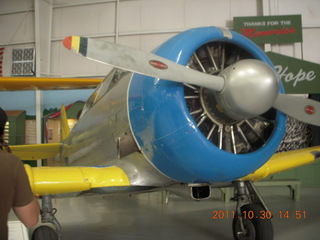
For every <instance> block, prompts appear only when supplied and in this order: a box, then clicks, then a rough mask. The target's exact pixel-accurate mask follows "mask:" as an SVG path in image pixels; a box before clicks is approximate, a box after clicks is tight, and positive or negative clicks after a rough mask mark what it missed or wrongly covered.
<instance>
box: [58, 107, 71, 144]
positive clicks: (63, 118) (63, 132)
mask: <svg viewBox="0 0 320 240" xmlns="http://www.w3.org/2000/svg"><path fill="white" fill-rule="evenodd" d="M69 133H70V128H69V125H68V119H67V112H66V109H65V107H64V105H63V104H62V105H61V115H60V141H61V142H62V141H63V140H64V139H66V138H67V137H68V135H69Z"/></svg>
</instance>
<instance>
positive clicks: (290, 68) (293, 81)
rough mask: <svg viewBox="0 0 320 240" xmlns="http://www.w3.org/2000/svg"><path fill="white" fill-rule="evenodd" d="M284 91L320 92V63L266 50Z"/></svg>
mask: <svg viewBox="0 0 320 240" xmlns="http://www.w3.org/2000/svg"><path fill="white" fill-rule="evenodd" d="M266 54H267V56H268V57H269V58H270V60H271V62H272V63H273V65H274V66H275V69H276V71H277V72H278V74H279V76H280V78H281V81H282V84H283V86H284V90H285V92H286V93H295V94H300V93H301V94H305V93H320V64H316V63H312V62H308V61H304V60H300V59H297V58H293V57H288V56H285V55H282V54H278V53H274V52H267V53H266Z"/></svg>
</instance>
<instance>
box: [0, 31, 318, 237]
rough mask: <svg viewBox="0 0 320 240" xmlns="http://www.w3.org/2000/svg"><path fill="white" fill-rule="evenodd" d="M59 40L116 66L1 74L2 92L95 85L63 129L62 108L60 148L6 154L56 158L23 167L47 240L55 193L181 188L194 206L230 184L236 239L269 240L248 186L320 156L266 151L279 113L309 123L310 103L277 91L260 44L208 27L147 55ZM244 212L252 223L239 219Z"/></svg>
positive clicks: (275, 137) (268, 226) (313, 107)
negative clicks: (89, 74)
mask: <svg viewBox="0 0 320 240" xmlns="http://www.w3.org/2000/svg"><path fill="white" fill-rule="evenodd" d="M63 44H64V46H65V47H66V48H67V49H69V50H71V51H72V52H75V53H76V54H79V55H82V56H84V57H86V58H88V59H92V60H95V61H99V62H101V63H104V64H109V65H111V66H114V67H115V68H114V69H113V70H111V72H110V73H109V74H108V75H107V76H106V78H105V79H104V80H103V81H102V82H101V83H100V81H99V80H96V81H93V80H90V79H81V80H77V79H74V80H72V81H69V80H67V81H66V80H54V79H46V80H41V79H36V78H29V79H27V80H26V81H25V82H24V83H22V82H21V78H1V79H0V81H1V86H2V87H1V88H2V89H6V90H18V89H24V90H25V89H34V88H37V89H44V90H45V89H61V88H67V87H68V88H69V87H71V88H72V85H73V84H74V85H75V88H79V87H84V86H91V87H92V86H94V85H97V84H98V83H100V84H99V85H98V86H97V88H96V90H95V91H94V93H93V94H92V95H91V96H90V98H89V99H88V101H87V102H86V104H85V106H84V108H83V110H82V113H81V116H80V119H79V121H78V123H77V124H76V126H75V127H74V128H73V129H72V131H71V132H70V131H69V128H68V125H67V123H66V113H65V109H64V107H62V108H61V113H62V114H61V130H62V134H61V142H60V143H54V144H41V145H24V146H12V147H11V149H12V151H13V153H14V154H16V155H17V156H19V157H20V158H21V159H23V160H36V159H44V158H49V157H57V158H59V159H60V160H61V162H63V164H64V165H65V166H63V167H36V168H31V167H30V166H28V165H26V170H27V173H28V176H29V179H30V183H31V185H32V189H33V192H34V193H35V194H37V195H40V196H41V198H42V201H43V203H42V204H43V207H42V210H43V211H42V217H43V220H44V221H48V222H52V223H53V224H55V225H56V230H57V238H61V228H60V225H59V223H58V221H57V220H56V219H55V217H54V215H53V212H52V211H51V210H52V204H51V198H52V197H53V196H56V195H57V194H66V193H67V194H68V196H70V195H73V196H79V195H83V194H89V193H90V194H110V193H118V192H142V191H156V190H163V189H167V188H170V189H172V188H174V186H175V185H177V184H179V185H180V184H183V186H185V187H186V188H190V190H191V191H190V194H191V197H192V198H193V199H196V200H201V199H206V198H208V197H209V196H210V191H211V188H212V187H231V186H234V187H235V189H236V192H235V198H234V199H235V200H236V201H237V202H238V204H237V207H236V214H237V218H235V221H234V222H233V233H234V238H235V239H256V240H259V239H260V240H261V239H264V240H271V239H273V227H272V223H271V220H270V219H269V218H268V219H263V220H262V219H261V218H259V214H261V212H263V211H266V210H267V207H266V206H265V204H264V202H263V201H262V199H261V198H260V196H259V194H257V193H256V190H255V188H254V186H253V184H252V181H257V180H260V179H263V178H265V177H267V176H269V175H272V174H275V173H278V172H281V171H284V170H287V169H290V168H294V167H298V166H301V165H305V164H309V163H313V162H315V161H316V160H319V156H320V155H319V154H320V147H313V148H307V149H303V150H296V151H289V152H284V153H277V154H275V151H276V150H277V148H278V146H279V144H280V142H281V140H282V138H283V135H284V133H285V123H286V116H285V115H290V116H292V117H294V118H296V119H298V120H301V121H304V122H307V123H309V124H313V125H317V126H319V125H320V116H319V113H320V105H319V103H318V102H315V101H312V100H308V99H302V98H297V97H293V96H289V95H285V94H284V92H283V88H282V86H281V82H280V80H279V78H278V75H277V74H276V72H275V71H274V69H273V66H272V63H271V62H270V60H269V59H268V57H267V56H266V55H265V54H264V52H263V51H261V50H260V48H259V47H258V46H256V45H255V44H254V43H253V42H251V41H250V40H248V39H247V38H245V37H243V36H241V35H240V34H237V33H235V32H233V31H230V30H226V29H221V28H216V27H204V28H195V29H191V30H188V31H185V32H183V33H180V34H177V35H176V36H174V37H173V38H171V39H169V40H168V41H166V42H165V43H163V44H162V45H161V46H159V47H158V48H157V49H155V50H154V51H153V53H145V52H142V51H139V50H136V49H132V48H128V47H125V46H121V45H116V44H113V43H108V42H103V41H98V40H94V39H90V38H85V37H79V36H72V37H67V38H66V39H65V40H64V41H63ZM80 81H81V83H80ZM79 84H80V85H79ZM244 209H246V210H247V211H248V210H250V211H253V212H254V214H255V216H257V218H253V219H245V218H244V217H243V210H244ZM35 234H36V231H35ZM252 237H254V238H252Z"/></svg>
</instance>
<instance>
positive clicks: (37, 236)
mask: <svg viewBox="0 0 320 240" xmlns="http://www.w3.org/2000/svg"><path fill="white" fill-rule="evenodd" d="M44 239H45V240H58V239H59V237H58V234H57V233H56V231H55V230H54V229H53V228H51V227H49V226H40V227H38V228H37V229H36V230H35V231H34V232H33V234H32V240H44Z"/></svg>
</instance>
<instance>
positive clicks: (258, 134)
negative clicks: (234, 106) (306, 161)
mask: <svg viewBox="0 0 320 240" xmlns="http://www.w3.org/2000/svg"><path fill="white" fill-rule="evenodd" d="M154 53H155V54H157V55H159V56H162V57H165V58H167V59H169V60H172V61H174V62H177V63H179V64H181V65H185V66H187V67H190V68H193V69H196V70H199V71H202V72H206V73H208V74H212V75H215V74H219V73H220V72H221V71H222V70H223V69H224V68H226V67H227V66H229V65H231V64H233V63H235V62H237V61H239V60H241V59H248V58H249V59H250V58H253V59H258V60H261V61H263V62H265V63H267V64H268V65H270V66H272V63H271V62H270V60H269V59H268V57H267V56H266V55H265V54H264V52H263V51H262V50H261V49H260V48H259V47H258V46H256V45H255V44H254V43H253V42H251V41H250V40H249V39H247V38H245V37H243V36H242V35H240V34H237V33H235V32H232V31H229V30H225V29H220V28H215V27H204V28H197V29H191V30H188V31H185V32H183V33H181V34H178V35H176V36H175V37H173V38H171V39H169V40H168V41H166V42H165V43H164V44H162V45H161V46H160V47H158V48H157V49H156V50H155V51H154ZM279 91H280V92H283V88H282V86H280V90H279ZM128 106H129V120H130V125H131V126H130V127H131V130H132V133H133V136H134V138H135V139H136V142H137V144H138V145H139V148H140V149H141V151H142V153H143V154H144V155H145V156H146V158H147V159H148V160H149V161H150V163H151V164H152V165H153V166H155V167H156V168H157V169H158V170H160V171H161V172H162V173H163V174H165V175H166V176H168V177H170V178H172V179H174V180H177V181H179V182H185V183H204V182H221V181H232V180H234V179H237V178H240V177H242V176H245V175H247V174H249V173H251V172H253V171H254V170H256V169H257V168H259V167H260V166H262V165H263V164H264V163H265V162H266V161H267V160H268V159H269V158H270V157H271V156H272V154H273V153H274V152H275V150H276V149H277V147H278V145H279V144H280V142H281V139H282V137H283V135H284V132H285V115H284V114H282V113H280V112H277V111H276V110H273V109H271V110H268V111H267V112H266V113H263V114H261V115H260V116H258V117H256V118H251V119H244V120H243V119H241V120H238V119H236V120H235V119H234V118H230V116H228V114H226V113H225V112H223V110H222V109H220V107H219V104H218V103H217V101H216V93H215V92H214V91H212V90H209V89H205V88H199V87H196V86H191V85H186V84H185V85H183V84H181V83H176V82H171V81H166V80H159V79H156V78H154V79H153V78H151V77H147V76H144V75H140V74H134V76H133V78H132V80H131V83H130V86H129V91H128Z"/></svg>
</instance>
